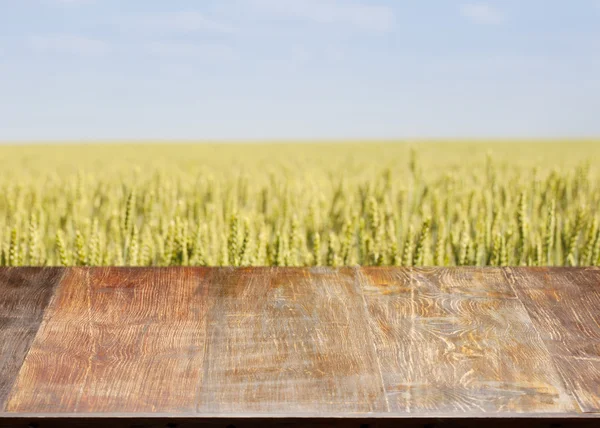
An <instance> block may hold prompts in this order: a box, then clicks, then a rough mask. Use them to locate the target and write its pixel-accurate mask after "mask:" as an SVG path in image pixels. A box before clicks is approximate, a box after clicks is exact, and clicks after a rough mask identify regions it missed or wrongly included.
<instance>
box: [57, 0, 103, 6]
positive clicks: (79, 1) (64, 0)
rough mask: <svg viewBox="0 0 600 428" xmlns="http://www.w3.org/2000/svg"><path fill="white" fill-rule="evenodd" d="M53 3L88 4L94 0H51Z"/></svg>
mask: <svg viewBox="0 0 600 428" xmlns="http://www.w3.org/2000/svg"><path fill="white" fill-rule="evenodd" d="M52 1H53V2H54V3H58V4H64V5H70V4H88V3H94V0H52Z"/></svg>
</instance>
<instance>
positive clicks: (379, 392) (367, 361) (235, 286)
mask: <svg viewBox="0 0 600 428" xmlns="http://www.w3.org/2000/svg"><path fill="white" fill-rule="evenodd" d="M210 296H211V299H213V300H214V306H212V308H211V312H210V314H209V320H210V321H209V326H208V339H209V340H208V342H209V347H208V353H207V360H206V362H205V364H206V365H205V370H206V372H205V377H204V383H203V384H202V390H201V395H200V401H199V406H198V409H199V410H200V411H202V412H206V411H210V412H272V413H286V412H287V413H289V412H292V413H293V412H312V413H313V414H314V413H317V414H318V413H323V412H325V413H327V412H385V411H387V407H386V403H385V397H384V392H383V385H382V382H381V375H380V372H379V366H378V363H377V357H376V354H375V351H374V348H373V345H372V342H371V338H370V333H369V331H368V328H365V326H366V325H367V318H366V311H365V307H364V302H363V300H362V297H361V295H360V293H359V292H358V290H357V288H356V284H355V281H354V271H353V270H352V269H342V270H334V269H328V268H314V269H296V268H262V269H222V270H220V271H219V272H218V274H217V276H216V278H215V279H214V280H213V283H212V286H211V289H210Z"/></svg>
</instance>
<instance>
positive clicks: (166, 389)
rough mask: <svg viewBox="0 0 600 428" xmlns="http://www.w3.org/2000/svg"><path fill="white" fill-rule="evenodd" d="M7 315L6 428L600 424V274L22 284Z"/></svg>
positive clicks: (278, 275)
mask: <svg viewBox="0 0 600 428" xmlns="http://www.w3.org/2000/svg"><path fill="white" fill-rule="evenodd" d="M0 309H1V310H2V312H0V340H2V342H0V368H3V369H2V371H0V426H2V423H3V422H2V421H8V420H9V419H7V418H18V417H23V418H27V417H32V416H34V415H46V416H47V415H50V416H52V415H55V416H61V415H63V417H64V416H65V415H67V416H68V417H75V416H77V415H84V416H85V415H89V416H90V417H99V416H102V415H130V416H131V415H134V416H135V415H138V416H140V417H142V416H145V417H148V416H152V415H162V416H163V417H164V416H165V415H182V416H185V415H187V416H190V415H197V416H198V417H219V416H221V417H222V416H227V417H230V418H231V417H236V415H237V417H240V418H244V417H246V416H254V417H256V416H270V417H274V418H277V417H279V418H283V417H292V416H302V415H305V416H312V417H315V416H319V417H332V416H339V417H345V418H351V419H352V418H357V417H358V418H360V417H361V415H363V416H368V417H369V418H372V417H385V418H389V417H415V418H419V420H425V419H423V418H427V417H440V418H446V419H444V420H447V421H449V420H450V419H451V418H453V417H460V418H464V417H480V416H489V415H493V416H494V417H506V418H513V417H515V416H517V417H523V416H527V415H529V416H531V417H533V416H535V417H536V418H538V417H541V418H544V417H567V418H573V419H577V420H581V418H583V419H586V418H590V417H595V416H600V345H599V344H600V270H598V269H595V268H581V269H577V268H538V269H532V268H420V269H418V268H342V269H331V268H152V269H150V268H67V269H48V268H43V269H42V268H40V269H35V268H26V269H22V268H8V269H0ZM5 338H8V340H6V339H5ZM11 342H12V344H11ZM11 420H12V419H11ZM23 420H25V419H23ZM71 420H72V421H74V419H71ZM507 420H508V419H507ZM536 420H537V419H536ZM486 424H488V422H486ZM236 425H237V424H236ZM23 426H27V425H23ZM41 426H42V425H40V427H41ZM140 426H142V425H140ZM163 426H164V425H163ZM182 426H183V425H182ZM223 426H226V425H223ZM237 426H241V424H240V425H237ZM349 426H354V425H349ZM356 426H359V425H356ZM373 426H375V425H373ZM532 426H534V425H532ZM540 426H542V425H540ZM563 426H566V425H564V424H563Z"/></svg>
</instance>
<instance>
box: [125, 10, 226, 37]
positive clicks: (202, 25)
mask: <svg viewBox="0 0 600 428" xmlns="http://www.w3.org/2000/svg"><path fill="white" fill-rule="evenodd" d="M123 25H125V26H134V27H138V28H143V29H147V30H156V31H172V32H183V33H190V32H197V31H209V32H218V33H231V32H233V31H234V29H233V28H232V27H231V26H229V25H226V24H224V23H221V22H217V21H215V20H212V19H210V18H207V17H206V16H205V15H203V14H202V13H200V12H196V11H181V12H172V13H164V14H160V15H150V16H142V17H134V18H128V19H127V20H126V21H125V22H123Z"/></svg>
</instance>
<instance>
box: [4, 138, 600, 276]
mask: <svg viewBox="0 0 600 428" xmlns="http://www.w3.org/2000/svg"><path fill="white" fill-rule="evenodd" d="M594 158H600V143H598V142H593V141H589V142H583V141H572V142H569V141H563V142H559V141H555V142H526V141H522V142H496V143H489V142H469V143H467V142H437V143H434V142H415V143H412V144H408V143H369V142H364V143H329V144H250V143H248V144H219V145H216V144H173V145H167V144H144V145H141V144H140V145H134V144H106V145H72V146H68V145H61V146H57V145H26V146H17V145H13V146H1V147H0V265H3V266H27V265H31V266H42V265H44V266H45V265H49V266H51V265H64V266H72V265H79V266H98V265H127V266H173V265H184V266H188V265H189V266H219V265H221V266H222V265H232V266H257V265H268V266H315V265H331V266H348V265H377V266H382V265H404V266H426V265H438V266H452V265H492V266H506V265H514V266H516V265H526V266H544V265H570V266H583V265H599V264H600V226H599V225H600V212H599V211H598V207H599V206H600V176H599V170H598V168H597V166H596V165H594V164H592V163H591V162H590V161H589V160H590V159H594Z"/></svg>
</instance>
